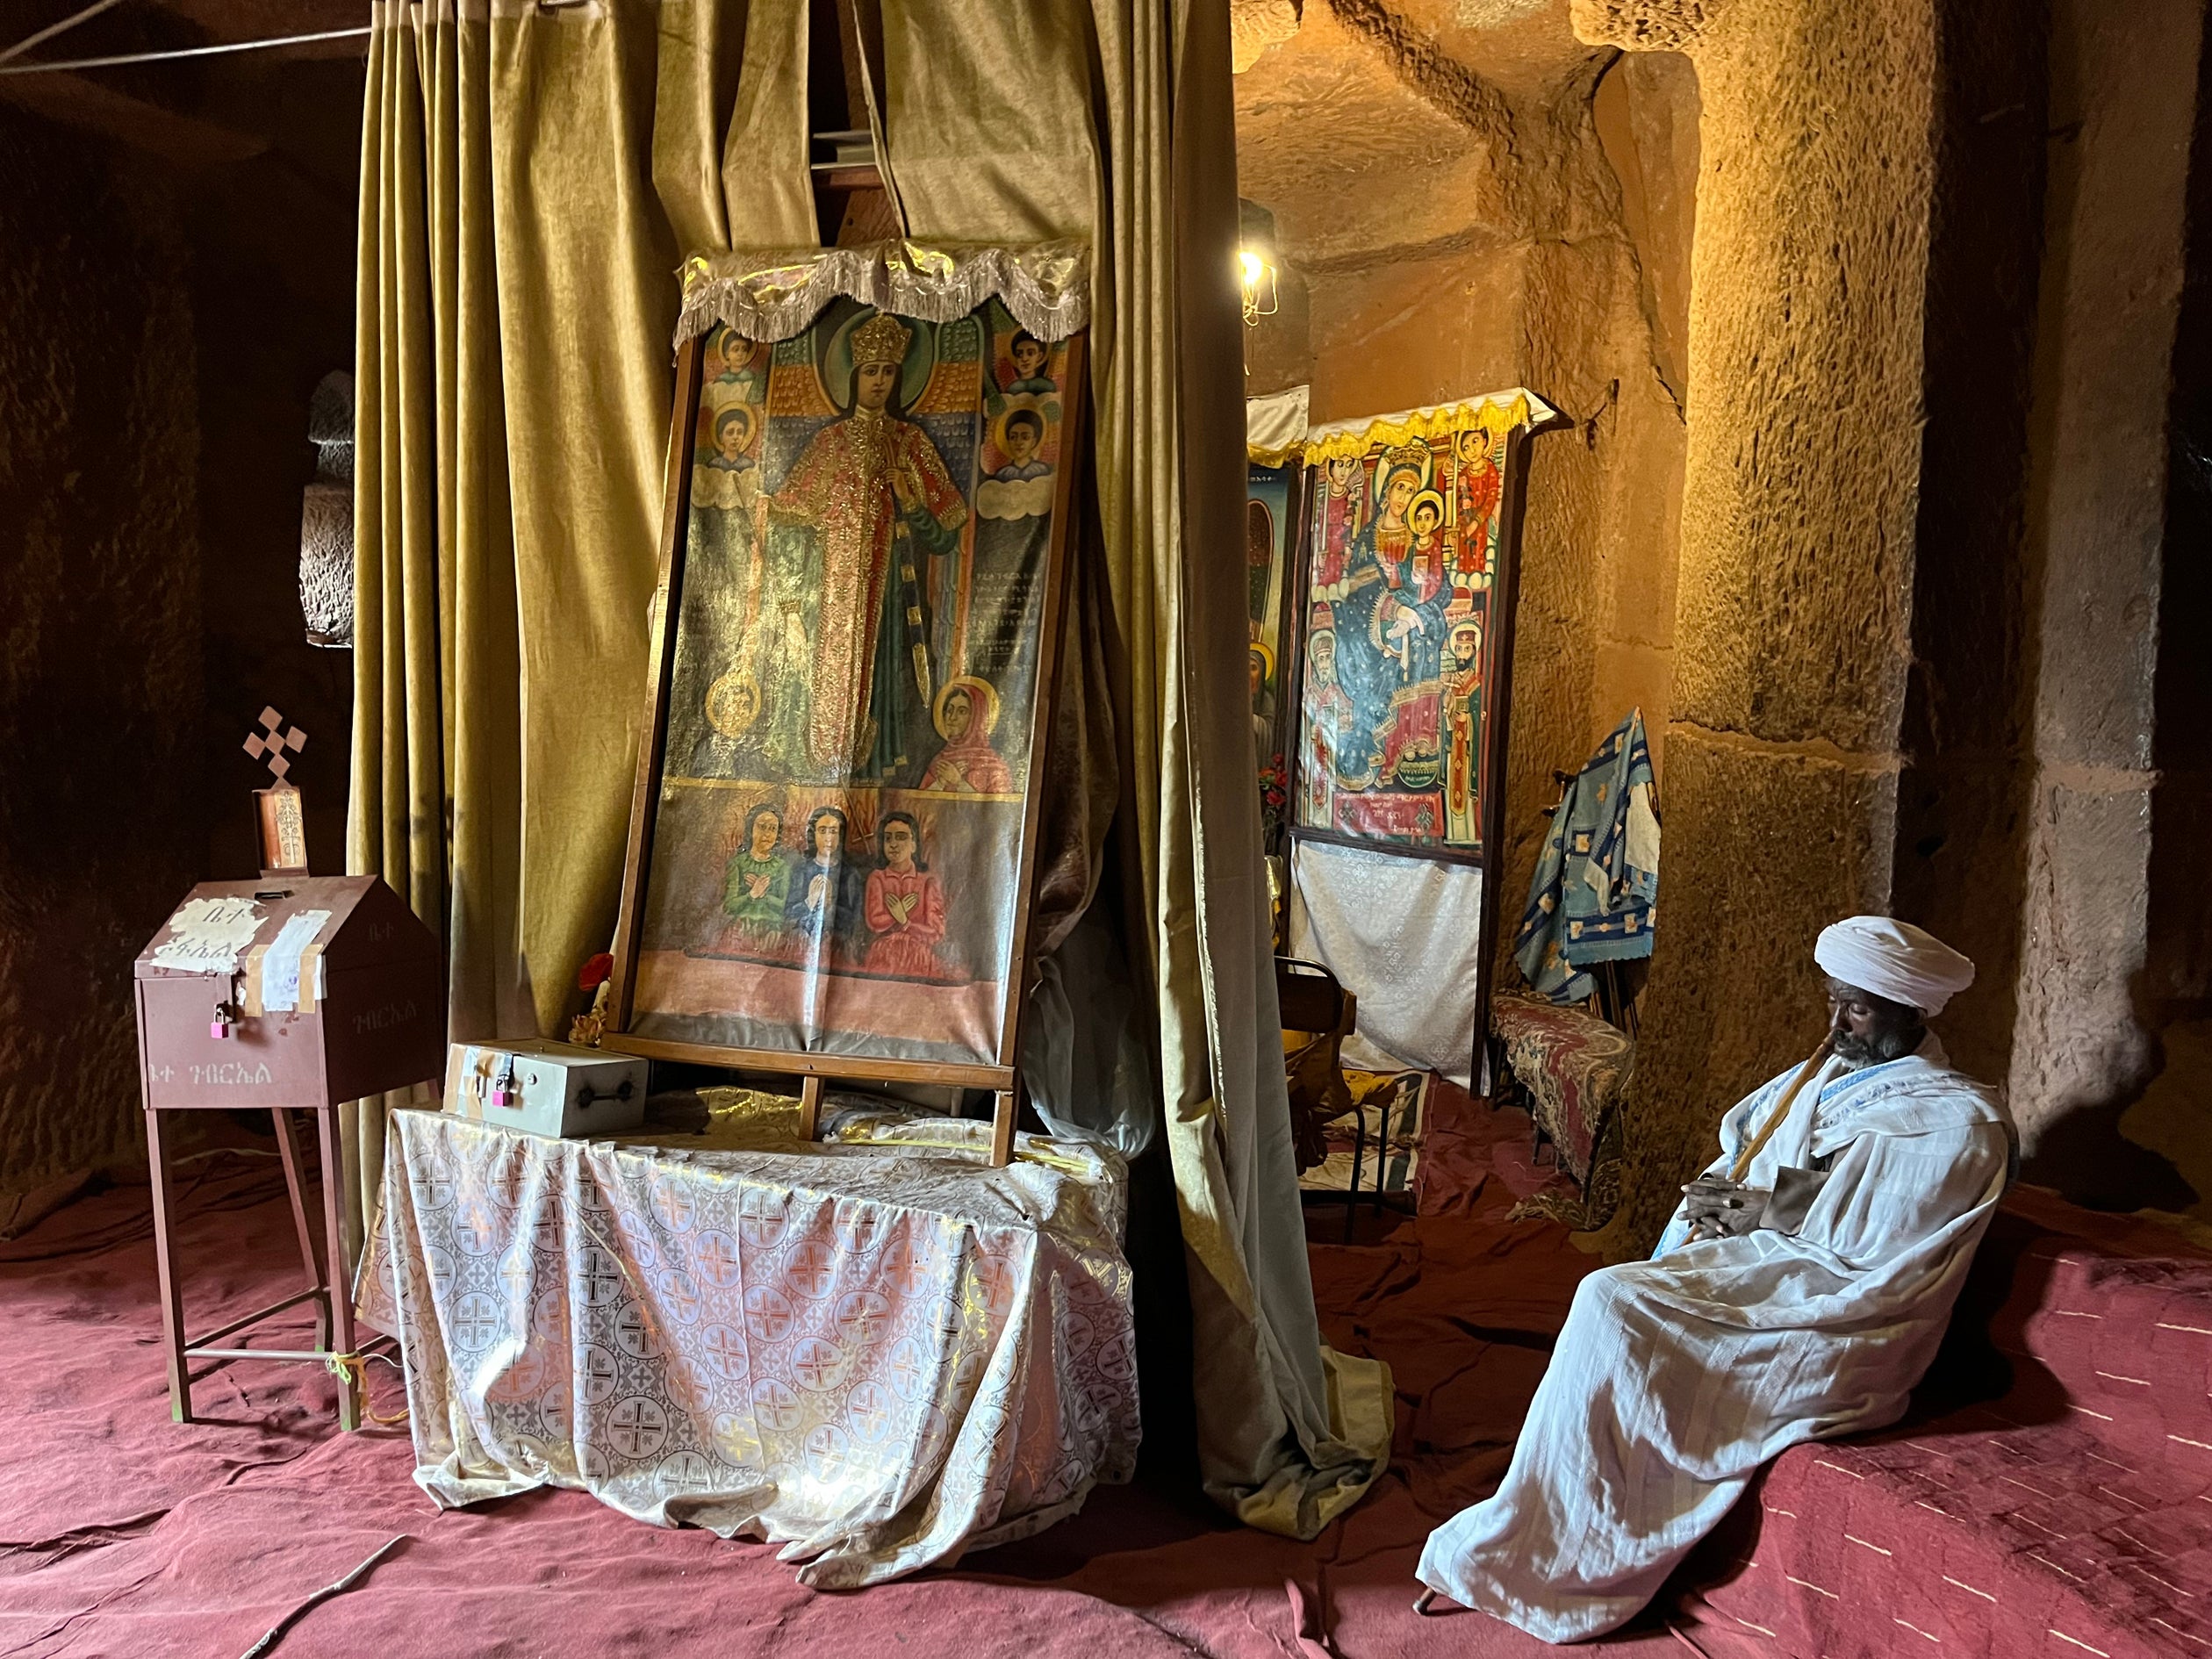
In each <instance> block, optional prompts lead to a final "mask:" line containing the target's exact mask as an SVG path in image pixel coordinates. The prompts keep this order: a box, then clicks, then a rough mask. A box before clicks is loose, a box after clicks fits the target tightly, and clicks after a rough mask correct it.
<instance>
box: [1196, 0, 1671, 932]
mask: <svg viewBox="0 0 2212 1659" xmlns="http://www.w3.org/2000/svg"><path fill="white" fill-rule="evenodd" d="M1469 62H1476V63H1479V64H1481V66H1482V73H1480V74H1477V73H1476V72H1475V71H1474V70H1471V69H1469V68H1468V67H1466V66H1467V65H1468V64H1469ZM1238 121H1239V126H1238V132H1239V140H1238V149H1239V173H1240V178H1241V188H1242V190H1243V191H1244V193H1245V194H1246V196H1247V197H1251V198H1252V199H1253V200H1255V201H1258V202H1260V203H1261V204H1262V205H1265V206H1268V208H1270V209H1271V210H1273V211H1274V212H1275V223H1276V229H1277V233H1278V240H1279V242H1280V244H1281V246H1282V251H1283V252H1284V254H1285V255H1287V257H1288V258H1289V262H1290V263H1291V265H1292V267H1293V274H1292V276H1291V277H1290V278H1289V286H1287V287H1286V297H1285V303H1284V307H1283V311H1282V314H1281V315H1280V316H1279V317H1278V318H1276V319H1274V320H1270V321H1268V322H1266V323H1263V324H1261V325H1260V327H1258V328H1256V329H1255V330H1254V331H1253V349H1252V350H1251V351H1250V352H1249V353H1248V355H1247V363H1248V366H1249V367H1250V368H1251V370H1252V372H1253V382H1252V384H1253V390H1255V391H1263V390H1269V389H1272V387H1273V386H1274V385H1275V384H1283V383H1288V382H1289V381H1293V380H1296V379H1301V378H1310V380H1311V384H1312V388H1313V393H1312V410H1313V415H1314V419H1316V420H1343V419H1351V418H1356V417H1358V416H1361V415H1368V414H1383V413H1389V412H1390V411H1393V410H1397V409H1403V408H1407V407H1411V406H1418V405H1422V404H1430V403H1438V402H1444V401H1448V400H1450V399H1455V398H1460V397H1464V396H1467V395H1469V394H1470V393H1475V392H1480V391H1489V390H1493V389H1496V388H1498V387H1502V386H1508V385H1513V384H1526V385H1527V386H1529V387H1530V388H1532V389H1533V390H1534V391H1537V392H1539V393H1541V395H1542V396H1543V397H1544V398H1546V399H1548V400H1549V401H1550V402H1551V403H1552V404H1553V405H1554V406H1556V407H1558V408H1560V409H1561V410H1562V412H1564V413H1567V414H1568V415H1569V418H1570V419H1571V420H1572V421H1573V429H1572V430H1570V431H1562V432H1558V433H1555V434H1552V435H1547V436H1544V437H1542V438H1541V439H1539V440H1538V441H1537V442H1536V443H1535V445H1534V447H1533V452H1532V461H1531V465H1530V470H1529V482H1528V495H1527V512H1526V523H1525V527H1524V534H1523V538H1522V576H1521V589H1520V605H1519V614H1518V617H1517V621H1516V639H1515V649H1514V671H1513V672H1514V695H1513V707H1512V735H1511V743H1510V755H1509V772H1508V776H1507V779H1506V815H1507V834H1506V844H1505V848H1504V850H1503V861H1504V888H1503V891H1504V894H1505V900H1504V903H1505V909H1507V910H1508V911H1509V912H1510V913H1511V915H1512V916H1518V913H1519V904H1520V898H1521V895H1522V894H1524V893H1525V892H1526V886H1527V881H1528V877H1529V873H1530V871H1531V869H1532V867H1533V863H1534V858H1535V849H1536V844H1537V841H1538V839H1539V837H1541V833H1542V831H1543V829H1544V827H1545V822H1546V821H1545V819H1544V817H1543V808H1546V807H1548V806H1549V805H1550V804H1551V802H1552V801H1553V800H1554V799H1555V797H1556V795H1557V793H1558V791H1557V786H1556V785H1555V783H1554V782H1553V779H1552V775H1551V774H1552V772H1553V770H1554V769H1555V768H1572V767H1574V766H1576V765H1579V764H1580V762H1581V761H1582V760H1583V758H1584V757H1585V756H1587V754H1588V753H1589V752H1590V750H1591V747H1592V746H1593V745H1594V743H1596V741H1597V740H1598V738H1599V737H1600V736H1603V735H1604V733H1605V732H1606V731H1607V730H1609V729H1611V728H1612V726H1613V725H1614V724H1616V723H1617V722H1619V721H1620V718H1621V717H1622V716H1623V715H1626V714H1627V712H1628V710H1629V708H1631V707H1635V706H1637V705H1641V707H1642V708H1643V710H1644V714H1645V718H1646V720H1647V722H1648V724H1649V726H1650V729H1651V732H1652V736H1653V738H1654V742H1655V747H1660V748H1662V749H1663V741H1664V736H1665V730H1666V710H1667V696H1668V686H1669V682H1670V676H1671V672H1672V670H1671V658H1672V645H1673V634H1674V613H1675V594H1674V586H1673V571H1674V547H1675V541H1676V528H1677V527H1676V514H1677V508H1678V506H1679V499H1680V482H1681V468H1682V446H1683V442H1684V427H1683V414H1682V398H1683V392H1684V385H1683V372H1682V341H1683V337H1684V333H1685V332H1686V309H1687V298H1688V291H1689V280H1688V278H1689V270H1688V256H1689V243H1690V226H1691V219H1692V217H1693V213H1694V194H1693V191H1692V188H1691V185H1692V181H1693V179H1694V176H1695V172H1696V155H1697V84H1696V79H1695V76H1694V75H1692V74H1691V71H1690V69H1689V67H1688V65H1687V64H1686V63H1685V62H1684V61H1680V60H1672V61H1664V60H1657V59H1647V60H1638V61H1629V60H1622V59H1620V58H1619V57H1618V56H1617V54H1612V53H1611V52H1607V51H1602V50H1601V51H1593V50H1591V48H1590V47H1586V46H1584V45H1581V44H1580V43H1578V42H1576V40H1575V39H1574V38H1573V35H1572V33H1571V32H1570V31H1569V28H1568V25H1567V16H1566V7H1565V4H1564V0H1526V3H1525V0H1514V3H1513V4H1501V5H1496V6H1491V7H1489V8H1479V7H1478V8H1468V7H1464V6H1460V7H1454V6H1447V5H1442V4H1420V3H1419V0H1416V4H1408V5H1405V6H1404V7H1400V8H1393V7H1387V6H1383V5H1380V4H1373V0H1312V4H1308V5H1307V6H1306V7H1305V10H1304V20H1303V22H1302V23H1301V25H1300V26H1299V28H1298V29H1297V31H1296V33H1295V35H1294V36H1292V37H1291V38H1290V39H1288V40H1287V42H1285V43H1283V44H1281V45H1278V46H1276V47H1275V48H1274V49H1272V50H1271V51H1269V52H1268V53H1267V54H1264V55H1262V56H1261V57H1260V58H1259V59H1258V61H1256V63H1255V64H1254V65H1253V67H1252V68H1250V69H1248V70H1247V71H1246V73H1245V74H1243V75H1241V76H1239V83H1238ZM1660 761H1661V765H1662V766H1664V764H1665V761H1664V756H1663V753H1662V755H1661V757H1660ZM1511 932H1512V928H1511V925H1510V923H1509V924H1508V925H1507V926H1506V927H1505V929H1504V930H1503V932H1502V936H1501V937H1504V938H1508V939H1509V938H1510V936H1511Z"/></svg>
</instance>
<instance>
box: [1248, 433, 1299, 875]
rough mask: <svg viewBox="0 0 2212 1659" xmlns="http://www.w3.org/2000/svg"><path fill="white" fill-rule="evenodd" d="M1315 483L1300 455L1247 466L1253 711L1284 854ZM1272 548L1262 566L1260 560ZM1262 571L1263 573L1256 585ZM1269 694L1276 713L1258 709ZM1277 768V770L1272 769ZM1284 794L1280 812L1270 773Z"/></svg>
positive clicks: (1273, 837) (1260, 459)
mask: <svg viewBox="0 0 2212 1659" xmlns="http://www.w3.org/2000/svg"><path fill="white" fill-rule="evenodd" d="M1308 492H1309V480H1308V478H1307V477H1306V470H1305V466H1304V462H1303V461H1302V460H1301V458H1300V457H1299V456H1298V454H1297V452H1296V450H1292V451H1291V452H1289V453H1288V454H1286V455H1283V456H1280V457H1277V458H1275V459H1272V460H1271V459H1270V458H1268V456H1266V455H1264V454H1262V453H1261V452H1260V451H1259V450H1256V449H1252V450H1247V452H1246V461H1245V542H1244V549H1245V563H1246V582H1247V587H1246V623H1247V625H1248V628H1249V632H1250V636H1251V637H1250V643H1249V647H1248V650H1249V657H1250V663H1251V665H1252V666H1253V667H1254V668H1259V669H1261V670H1262V684H1261V686H1260V687H1259V693H1264V694H1265V695H1266V696H1267V698H1268V700H1269V707H1268V709H1267V712H1265V713H1264V714H1263V713H1262V711H1261V708H1260V705H1259V693H1255V701H1254V707H1253V711H1252V722H1253V751H1254V761H1255V764H1256V765H1257V767H1258V770H1259V772H1260V806H1261V822H1262V824H1263V827H1264V830H1265V845H1266V851H1268V852H1269V853H1271V854H1272V853H1275V852H1279V851H1282V830H1283V824H1284V822H1285V818H1284V815H1285V814H1287V813H1288V811H1289V804H1290V793H1289V792H1290V762H1291V746H1292V741H1293V739H1294V737H1295V736H1296V729H1297V722H1296V709H1297V706H1296V700H1295V697H1294V695H1293V686H1294V685H1295V683H1296V643H1297V617H1296V610H1297V607H1296V604H1295V603H1294V602H1293V601H1294V600H1296V596H1297V592H1298V587H1299V582H1300V572H1301V570H1302V568H1303V560H1304V543H1305V522H1306V520H1305V511H1306V501H1307V499H1308ZM1262 545H1264V546H1265V547H1266V548H1267V549H1268V559H1267V561H1266V562H1265V564H1262V563H1260V561H1259V559H1258V558H1257V557H1256V555H1257V553H1258V552H1259V550H1260V547H1261V546H1262ZM1255 572H1263V574H1262V575H1261V576H1260V580H1259V582H1258V584H1257V585H1256V587H1255V585H1253V576H1254V573H1255ZM1271 762H1272V763H1273V764H1272V765H1271V764H1270V763H1271ZM1270 772H1274V774H1275V776H1274V779H1273V782H1274V784H1275V787H1277V788H1278V789H1279V790H1280V791H1281V792H1282V802H1281V805H1280V806H1279V807H1272V808H1271V807H1270V806H1269V805H1268V786H1269V782H1270V778H1269V773H1270Z"/></svg>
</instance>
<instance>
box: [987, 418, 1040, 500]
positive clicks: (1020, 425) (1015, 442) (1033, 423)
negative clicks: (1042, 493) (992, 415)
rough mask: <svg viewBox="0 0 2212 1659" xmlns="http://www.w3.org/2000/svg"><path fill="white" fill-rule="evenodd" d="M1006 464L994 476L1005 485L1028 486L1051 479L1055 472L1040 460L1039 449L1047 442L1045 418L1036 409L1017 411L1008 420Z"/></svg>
mask: <svg viewBox="0 0 2212 1659" xmlns="http://www.w3.org/2000/svg"><path fill="white" fill-rule="evenodd" d="M1005 430H1006V440H1005V442H1006V462H1007V463H1006V465H1004V466H1002V467H1001V468H1000V469H999V470H997V471H996V472H994V473H993V474H991V476H992V477H993V478H996V479H997V480H998V481H999V482H1000V483H1001V484H1026V483H1028V482H1029V481H1030V480H1031V478H1046V477H1049V476H1050V475H1051V473H1052V468H1051V467H1050V466H1048V465H1047V464H1046V463H1044V462H1042V461H1040V460H1038V458H1037V446H1038V444H1040V443H1042V442H1045V417H1044V416H1043V415H1041V414H1039V413H1037V411H1036V410H1034V409H1016V410H1015V411H1014V413H1011V414H1009V415H1008V416H1007V417H1006V428H1005Z"/></svg>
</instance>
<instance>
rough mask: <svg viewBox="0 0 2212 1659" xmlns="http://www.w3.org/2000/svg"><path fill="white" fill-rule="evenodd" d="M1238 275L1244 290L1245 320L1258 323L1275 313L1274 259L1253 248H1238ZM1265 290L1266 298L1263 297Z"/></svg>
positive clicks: (1248, 322)
mask: <svg viewBox="0 0 2212 1659" xmlns="http://www.w3.org/2000/svg"><path fill="white" fill-rule="evenodd" d="M1237 277H1238V282H1239V286H1240V287H1241V288H1242V289H1243V290H1244V320H1245V321H1246V323H1247V324H1250V323H1256V322H1258V321H1259V320H1260V318H1262V317H1272V316H1274V315H1275V306H1276V299H1277V296H1276V292H1275V263H1274V262H1273V261H1271V260H1269V259H1268V258H1266V257H1265V256H1264V255H1261V254H1260V253H1258V252H1257V251H1255V250H1254V249H1253V248H1239V249H1238V250H1237ZM1263 291H1264V293H1265V295H1266V298H1264V299H1263V298H1261V295H1262V292H1263Z"/></svg>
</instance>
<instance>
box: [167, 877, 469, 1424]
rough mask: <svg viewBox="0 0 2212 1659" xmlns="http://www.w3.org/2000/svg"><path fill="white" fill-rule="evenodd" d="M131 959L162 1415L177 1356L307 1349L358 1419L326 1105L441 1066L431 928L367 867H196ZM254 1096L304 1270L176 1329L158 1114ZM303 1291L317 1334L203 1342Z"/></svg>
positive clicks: (185, 1399) (332, 1112) (180, 1376)
mask: <svg viewBox="0 0 2212 1659" xmlns="http://www.w3.org/2000/svg"><path fill="white" fill-rule="evenodd" d="M133 973H134V976H135V978H136V980H137V991H138V1026H139V1066H140V1082H141V1085H142V1087H143V1089H144V1094H145V1103H146V1145H147V1159H148V1161H149V1162H150V1163H151V1165H152V1166H153V1174H154V1246H155V1253H156V1257H157V1260H158V1263H159V1266H160V1269H161V1280H162V1320H163V1323H164V1325H165V1326H166V1331H167V1336H168V1346H169V1405H170V1411H171V1414H172V1415H173V1416H175V1417H176V1419H177V1420H178V1421H179V1422H189V1421H190V1420H191V1415H192V1400H191V1383H190V1376H189V1375H188V1370H187V1368H188V1366H189V1363H190V1361H193V1360H197V1359H241V1358H253V1359H271V1360H307V1361H317V1362H320V1363H323V1364H327V1365H328V1366H329V1367H330V1368H331V1369H332V1370H334V1371H335V1372H337V1373H338V1374H339V1378H340V1386H339V1390H338V1401H339V1404H338V1416H339V1423H340V1425H341V1426H342V1427H345V1428H353V1427H356V1426H357V1425H358V1423H359V1421H360V1409H361V1401H360V1369H361V1366H360V1357H359V1355H358V1354H356V1351H355V1347H354V1333H353V1332H354V1321H353V1301H352V1296H351V1294H350V1291H349V1288H348V1285H347V1282H346V1278H347V1275H346V1264H345V1249H344V1245H343V1242H342V1239H341V1232H340V1218H341V1216H342V1214H343V1203H342V1191H341V1179H342V1176H341V1171H342V1169H343V1167H344V1166H343V1163H342V1160H341V1156H340V1146H339V1135H338V1119H337V1109H338V1108H339V1107H340V1106H341V1105H342V1104H344V1103H345V1102H348V1101H352V1100H358V1099H360V1098H362V1097H363V1095H378V1094H383V1093H384V1092H385V1091H387V1090H391V1089H400V1088H409V1087H411V1086H412V1085H413V1084H416V1083H420V1082H428V1081H435V1080H436V1079H437V1077H438V1075H439V1074H440V1072H441V1071H442V1069H443V1066H444V1061H445V985H444V978H445V976H444V972H443V966H442V961H441V959H440V953H439V950H438V942H437V940H436V938H435V937H433V936H432V934H431V932H430V930H429V929H427V927H425V926H423V924H422V923H421V922H420V920H419V919H417V917H416V916H415V915H414V913H413V911H411V910H410V909H407V907H406V905H405V904H404V903H402V902H401V901H400V899H399V894H396V893H394V892H393V891H392V890H391V888H390V887H386V886H385V885H384V883H383V882H382V881H381V880H377V878H376V877H375V876H304V875H302V876H287V875H275V876H264V877H262V879H261V880H257V881H204V882H202V883H201V884H200V885H199V886H197V887H194V888H193V889H192V890H191V892H190V894H187V895H186V897H185V900H184V902H183V904H181V905H179V906H178V907H177V909H176V914H174V915H173V916H170V917H169V921H168V922H167V923H164V924H163V925H162V930H161V931H160V932H159V933H157V934H155V935H154V940H153V943H151V944H148V945H147V947H146V949H145V950H144V951H142V952H140V953H139V958H138V960H137V963H136V964H135V965H134V968H133ZM252 1107H266V1108H268V1109H269V1112H270V1114H271V1116H272V1117H274V1119H275V1122H276V1126H277V1151H278V1153H280V1154H281V1155H282V1157H283V1159H284V1180H285V1183H286V1185H287V1186H288V1188H289V1189H290V1190H291V1207H292V1221H293V1224H294V1226H295V1227H296V1229H297V1231H298V1235H299V1252H300V1257H301V1259H302V1260H303V1261H305V1264H306V1268H307V1276H308V1279H309V1283H308V1285H307V1288H306V1289H304V1290H301V1291H299V1292H298V1293H297V1294H296V1295H293V1296H287V1297H285V1298H284V1300H283V1301H281V1302H277V1303H274V1304H270V1305H269V1306H268V1307H265V1308H262V1309H260V1310H259V1311H256V1312H254V1313H250V1314H248V1315H247V1316H246V1317H245V1318H241V1319H234V1320H233V1321H231V1323H230V1324H228V1325H224V1326H223V1327H221V1328H220V1329H219V1330H215V1331H211V1332H207V1333H206V1334H205V1335H204V1336H201V1337H198V1338H197V1339H189V1340H188V1339H187V1338H186V1337H185V1335H184V1324H183V1298H182V1296H181V1293H180V1290H179V1287H178V1283H177V1278H176V1260H175V1258H176V1251H175V1247H174V1242H173V1239H172V1238H171V1231H170V1230H171V1226H172V1224H173V1222H174V1219H175V1217H174V1210H173V1204H174V1198H173V1195H172V1193H171V1190H170V1186H169V1160H168V1157H167V1154H166V1152H165V1150H164V1148H163V1146H162V1113H163V1112H165V1111H178V1110H239V1109H241V1108H252ZM295 1110H298V1111H312V1112H313V1113H314V1114H315V1116H316V1125H317V1131H318V1135H319V1138H320V1149H321V1154H322V1168H323V1181H322V1203H323V1220H324V1249H325V1256H324V1257H323V1259H322V1260H318V1258H317V1255H316V1251H315V1243H314V1234H313V1230H312V1227H311V1226H310V1225H309V1223H308V1218H307V1198H306V1189H305V1184H304V1183H303V1181H302V1180H301V1172H300V1163H299V1153H298V1146H297V1144H296V1142H295V1141H294V1139H293V1138H292V1127H291V1112H293V1111H295ZM326 1264H327V1270H326ZM309 1301H312V1302H313V1303H314V1304H316V1331H317V1338H318V1340H317V1346H316V1347H315V1348H313V1349H312V1350H307V1349H279V1348H243V1347H240V1348H220V1347H209V1346H207V1345H208V1344H210V1343H212V1342H214V1341H216V1340H217V1339H219V1338H222V1337H226V1336H229V1335H231V1334H232V1333H233V1332H238V1331H242V1330H243V1329H245V1327H247V1326H248V1325H253V1324H255V1323H257V1322H258V1321H260V1320H262V1319H264V1318H268V1317H269V1315H271V1314H274V1313H277V1312H280V1311H283V1310H284V1309H286V1308H289V1307H292V1306H294V1305H296V1304H299V1303H302V1302H309ZM241 1340H243V1339H242V1338H241Z"/></svg>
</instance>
